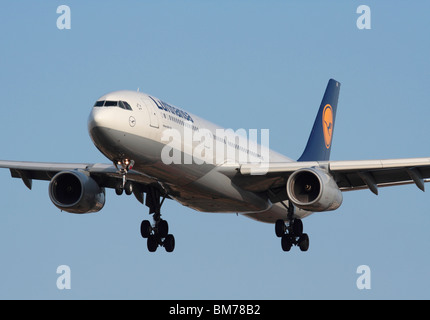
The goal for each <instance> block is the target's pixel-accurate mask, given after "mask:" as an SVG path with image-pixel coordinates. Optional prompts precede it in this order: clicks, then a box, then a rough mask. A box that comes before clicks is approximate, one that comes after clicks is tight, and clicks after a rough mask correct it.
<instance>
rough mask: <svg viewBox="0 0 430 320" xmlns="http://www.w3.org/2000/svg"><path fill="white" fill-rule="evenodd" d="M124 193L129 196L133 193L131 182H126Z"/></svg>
mask: <svg viewBox="0 0 430 320" xmlns="http://www.w3.org/2000/svg"><path fill="white" fill-rule="evenodd" d="M124 191H125V194H126V195H128V196H129V195H131V194H132V193H133V183H132V182H131V181H127V182H126V183H125V185H124Z"/></svg>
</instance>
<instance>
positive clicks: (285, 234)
mask: <svg viewBox="0 0 430 320" xmlns="http://www.w3.org/2000/svg"><path fill="white" fill-rule="evenodd" d="M275 233H276V236H277V237H278V238H281V246H282V250H284V251H290V249H291V247H292V246H293V245H295V246H299V248H300V250H301V251H308V249H309V236H308V235H307V234H306V233H303V222H302V220H300V219H291V220H290V222H289V224H288V226H287V225H286V224H285V222H284V220H277V221H276V223H275Z"/></svg>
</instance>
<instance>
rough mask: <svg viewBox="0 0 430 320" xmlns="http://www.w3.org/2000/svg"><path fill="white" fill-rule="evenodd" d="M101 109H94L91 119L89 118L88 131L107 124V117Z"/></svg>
mask: <svg viewBox="0 0 430 320" xmlns="http://www.w3.org/2000/svg"><path fill="white" fill-rule="evenodd" d="M103 111H104V110H102V109H101V108H93V110H92V111H91V113H90V115H89V117H88V130H89V131H91V129H93V128H95V127H100V126H103V124H104V122H105V120H106V119H105V118H106V115H105V114H104V112H103Z"/></svg>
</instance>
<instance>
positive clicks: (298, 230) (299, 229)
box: [292, 219, 303, 237]
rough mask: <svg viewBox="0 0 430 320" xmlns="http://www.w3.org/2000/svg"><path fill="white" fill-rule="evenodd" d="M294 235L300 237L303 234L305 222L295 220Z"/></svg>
mask: <svg viewBox="0 0 430 320" xmlns="http://www.w3.org/2000/svg"><path fill="white" fill-rule="evenodd" d="M292 228H293V234H294V235H295V236H297V237H300V236H301V235H302V234H303V222H302V220H300V219H294V220H293V225H292Z"/></svg>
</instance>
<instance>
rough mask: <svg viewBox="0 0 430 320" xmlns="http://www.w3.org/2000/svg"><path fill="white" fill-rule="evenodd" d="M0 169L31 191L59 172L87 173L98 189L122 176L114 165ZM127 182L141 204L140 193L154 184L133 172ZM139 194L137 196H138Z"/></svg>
mask: <svg viewBox="0 0 430 320" xmlns="http://www.w3.org/2000/svg"><path fill="white" fill-rule="evenodd" d="M0 168H7V169H9V170H10V172H11V175H12V177H13V178H20V179H22V181H23V182H24V184H25V185H26V186H27V187H28V188H29V189H31V187H32V182H33V180H48V181H49V180H51V179H52V178H53V177H54V176H55V175H56V174H57V173H59V172H61V171H69V170H80V171H84V172H87V173H88V174H89V175H90V176H91V177H92V178H93V179H94V180H95V181H97V183H98V184H99V186H100V187H105V188H115V187H116V186H117V185H118V183H120V182H121V181H122V175H121V174H120V173H119V172H118V169H117V168H116V167H115V166H114V165H110V164H100V163H56V162H26V161H5V160H1V161H0ZM127 180H128V181H133V182H135V186H137V188H134V191H133V192H134V193H135V195H136V198H138V200H139V201H141V202H143V197H141V195H140V193H142V192H143V191H146V190H145V186H146V185H149V184H151V183H154V182H156V181H155V180H153V179H152V178H151V177H149V176H146V175H144V174H142V173H139V172H137V171H134V170H130V171H129V172H128V173H127ZM138 193H139V194H138Z"/></svg>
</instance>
